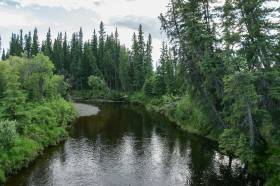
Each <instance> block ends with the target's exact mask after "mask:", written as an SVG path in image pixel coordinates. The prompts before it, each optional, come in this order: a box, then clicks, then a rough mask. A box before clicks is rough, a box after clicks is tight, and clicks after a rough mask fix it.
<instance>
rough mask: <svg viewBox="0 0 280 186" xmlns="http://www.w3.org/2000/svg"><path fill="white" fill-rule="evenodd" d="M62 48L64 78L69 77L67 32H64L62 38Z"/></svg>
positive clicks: (69, 62)
mask: <svg viewBox="0 0 280 186" xmlns="http://www.w3.org/2000/svg"><path fill="white" fill-rule="evenodd" d="M62 45H63V46H62V50H63V54H62V59H63V60H62V61H63V67H64V69H63V70H64V71H63V74H64V75H65V77H66V78H68V77H69V72H70V64H71V61H70V60H71V59H70V46H69V45H68V41H67V33H66V32H65V33H64V38H63V44H62Z"/></svg>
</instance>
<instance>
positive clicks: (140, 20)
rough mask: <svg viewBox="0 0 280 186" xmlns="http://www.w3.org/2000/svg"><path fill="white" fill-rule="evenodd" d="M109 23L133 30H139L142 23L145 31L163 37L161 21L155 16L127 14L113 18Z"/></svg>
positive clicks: (155, 36) (156, 36)
mask: <svg viewBox="0 0 280 186" xmlns="http://www.w3.org/2000/svg"><path fill="white" fill-rule="evenodd" d="M109 24H110V25H115V26H118V27H125V28H129V29H132V30H137V29H138V27H139V25H140V24H142V26H143V29H144V31H146V32H148V33H150V34H152V36H153V37H154V38H161V37H162V36H161V33H160V26H161V25H160V22H159V20H158V19H155V18H150V17H138V16H133V15H126V16H119V17H114V18H111V19H110V22H109Z"/></svg>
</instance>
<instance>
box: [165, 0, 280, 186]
mask: <svg viewBox="0 0 280 186" xmlns="http://www.w3.org/2000/svg"><path fill="white" fill-rule="evenodd" d="M273 3H274V4H273ZM276 5H277V1H269V0H261V1H259V0H250V1H241V0H226V1H225V2H224V4H223V5H219V4H217V3H214V2H212V1H211V0H183V1H182V0H172V1H171V2H170V3H169V5H168V11H167V12H166V13H165V14H162V15H161V16H160V20H161V22H162V28H163V29H164V30H165V32H166V33H167V35H168V37H169V39H170V42H171V46H172V51H173V52H172V53H173V54H174V55H173V58H174V59H175V60H176V63H173V64H174V67H175V69H177V70H176V71H172V72H173V73H174V75H175V80H174V81H172V82H175V83H171V84H169V83H168V82H167V86H166V87H169V92H170V90H176V89H178V90H179V89H180V90H181V92H185V93H183V94H181V95H185V97H186V95H187V98H185V99H184V100H185V102H187V103H184V104H181V103H179V104H178V105H177V108H175V107H174V108H173V107H171V108H173V111H174V112H173V111H172V112H171V115H173V116H174V117H176V116H178V117H180V118H181V119H182V118H183V117H185V118H188V117H192V116H193V115H196V114H197V115H200V113H203V114H204V115H207V116H208V120H210V121H211V122H210V123H208V124H204V125H203V127H202V128H201V130H205V131H206V134H209V128H210V131H213V130H215V131H218V134H220V138H219V143H220V147H221V148H222V150H223V151H224V152H226V153H228V154H231V155H233V156H238V157H239V158H241V160H242V161H243V162H244V163H245V164H246V165H247V164H249V165H250V166H249V168H250V169H251V171H252V172H258V173H259V176H260V177H265V178H267V179H268V181H269V182H268V184H270V185H278V184H279V183H280V175H279V172H280V166H279V162H280V156H279V154H280V153H279V152H280V137H279V136H280V135H279V134H280V117H279V114H280V79H279V77H280V68H279V67H280V66H279V64H280V58H279V56H280V27H279V12H278V11H279V7H278V9H277V6H276ZM278 5H279V3H278ZM161 61H165V60H161ZM164 64H165V63H164ZM165 66H168V65H167V64H165ZM166 68H167V67H166ZM176 75H177V76H176ZM165 76H168V75H167V71H166V73H165ZM174 84H176V85H177V86H176V88H172V86H174ZM170 86H171V88H170ZM186 100H187V101H186ZM189 106H193V107H194V108H195V109H193V110H192V111H193V112H189V110H191V108H188V107H189ZM178 109H181V110H183V111H184V109H185V111H186V113H189V116H186V115H185V116H182V115H180V114H179V111H178ZM176 114H177V115H176ZM197 118H201V117H197ZM182 120H184V119H182ZM197 121H198V122H197V123H199V122H201V120H199V119H198V120H197ZM211 123H212V124H211ZM196 126H197V128H199V126H198V125H196ZM196 126H195V124H194V127H196ZM207 131H208V132H207Z"/></svg>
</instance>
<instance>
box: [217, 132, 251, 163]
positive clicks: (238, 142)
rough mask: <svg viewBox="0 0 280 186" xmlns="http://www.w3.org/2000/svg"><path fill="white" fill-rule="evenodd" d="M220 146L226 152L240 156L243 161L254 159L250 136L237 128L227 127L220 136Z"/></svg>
mask: <svg viewBox="0 0 280 186" xmlns="http://www.w3.org/2000/svg"><path fill="white" fill-rule="evenodd" d="M219 147H220V149H221V150H222V151H223V152H224V153H226V154H231V155H234V156H236V157H239V158H240V159H241V160H242V161H243V162H250V161H252V160H253V151H252V150H251V149H250V145H249V140H248V138H246V136H245V135H244V134H242V133H241V132H240V131H239V130H237V129H225V130H224V132H223V133H222V134H221V135H220V137H219Z"/></svg>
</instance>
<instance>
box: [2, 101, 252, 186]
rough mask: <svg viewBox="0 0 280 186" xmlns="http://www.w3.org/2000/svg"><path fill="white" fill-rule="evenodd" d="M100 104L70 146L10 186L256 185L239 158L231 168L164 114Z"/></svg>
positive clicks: (75, 130) (76, 129) (47, 155)
mask: <svg viewBox="0 0 280 186" xmlns="http://www.w3.org/2000/svg"><path fill="white" fill-rule="evenodd" d="M97 106H98V107H99V109H100V112H99V113H98V114H97V115H93V116H81V117H79V118H78V119H77V121H76V122H75V123H74V124H73V126H72V128H71V129H70V137H69V138H68V139H67V140H66V141H65V142H63V143H62V144H60V145H59V146H57V147H52V148H49V149H47V150H46V151H45V152H44V153H43V155H42V156H40V157H39V158H38V159H37V160H36V161H35V162H34V163H32V164H31V165H30V166H29V167H28V168H26V169H23V170H22V171H20V172H19V173H18V174H17V175H15V176H13V177H10V178H8V180H7V183H6V185H7V186H91V185H92V186H95V185H96V186H103V185H104V186H111V185H113V186H134V185H135V186H141V185H147V186H154V185H155V186H157V185H158V186H173V185H178V186H180V185H209V186H219V185H225V186H230V185H233V186H235V185H236V186H240V185H256V180H254V179H253V178H244V176H242V174H241V173H242V170H241V168H240V166H241V165H240V162H239V161H238V160H233V163H232V166H231V167H229V163H228V157H226V156H223V155H222V154H220V153H219V151H218V150H217V149H218V148H217V145H216V144H215V143H214V142H212V141H210V140H208V139H205V138H203V137H199V136H196V135H192V134H188V133H186V132H183V131H181V130H180V129H178V128H177V127H176V126H175V125H174V124H172V123H170V122H169V121H167V120H165V119H164V118H163V117H162V116H161V115H158V114H148V113H147V112H146V111H145V109H144V108H143V107H140V106H132V105H127V104H120V103H98V104H97ZM96 113H97V112H96Z"/></svg>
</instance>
